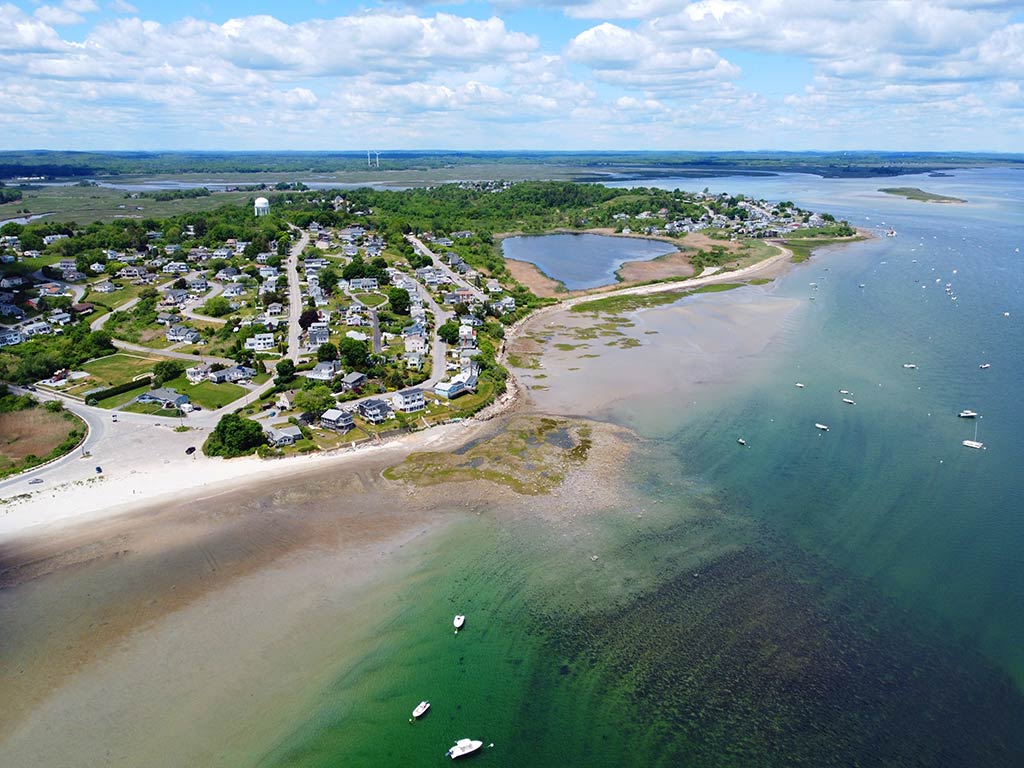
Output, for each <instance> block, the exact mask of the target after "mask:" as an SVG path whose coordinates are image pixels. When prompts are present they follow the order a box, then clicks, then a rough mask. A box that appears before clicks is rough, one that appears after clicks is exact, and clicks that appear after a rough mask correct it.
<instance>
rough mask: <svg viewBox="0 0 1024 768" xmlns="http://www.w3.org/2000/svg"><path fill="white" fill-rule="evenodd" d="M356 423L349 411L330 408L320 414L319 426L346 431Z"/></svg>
mask: <svg viewBox="0 0 1024 768" xmlns="http://www.w3.org/2000/svg"><path fill="white" fill-rule="evenodd" d="M355 425H356V422H355V419H354V418H353V417H352V414H351V412H349V411H343V410H341V409H340V408H331V409H330V410H327V411H324V412H323V413H322V414H321V415H320V426H321V427H323V428H325V429H333V430H336V431H338V432H348V431H349V430H350V429H352V428H353V427H354V426H355Z"/></svg>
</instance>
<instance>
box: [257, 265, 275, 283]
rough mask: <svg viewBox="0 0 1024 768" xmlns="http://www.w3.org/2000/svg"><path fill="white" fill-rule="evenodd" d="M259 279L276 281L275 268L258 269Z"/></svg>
mask: <svg viewBox="0 0 1024 768" xmlns="http://www.w3.org/2000/svg"><path fill="white" fill-rule="evenodd" d="M260 277H262V278H263V279H264V280H277V267H268V266H263V267H260Z"/></svg>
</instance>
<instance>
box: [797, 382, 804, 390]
mask: <svg viewBox="0 0 1024 768" xmlns="http://www.w3.org/2000/svg"><path fill="white" fill-rule="evenodd" d="M796 388H797V389H803V388H804V385H803V384H801V383H800V382H799V381H798V382H797V383H796Z"/></svg>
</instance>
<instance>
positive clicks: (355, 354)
mask: <svg viewBox="0 0 1024 768" xmlns="http://www.w3.org/2000/svg"><path fill="white" fill-rule="evenodd" d="M456 333H458V331H456ZM338 353H339V355H340V357H341V362H342V365H344V366H345V367H346V368H355V369H356V370H361V369H365V368H366V366H367V364H368V363H369V362H370V350H369V347H367V345H366V342H365V341H359V340H358V339H349V338H347V337H346V338H344V339H342V340H341V344H339V345H338Z"/></svg>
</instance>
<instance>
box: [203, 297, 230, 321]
mask: <svg viewBox="0 0 1024 768" xmlns="http://www.w3.org/2000/svg"><path fill="white" fill-rule="evenodd" d="M203 314H204V315H209V316H210V317H224V316H225V315H230V314H231V302H230V301H228V300H227V299H225V298H224V297H223V296H214V297H213V298H212V299H207V301H206V303H205V304H203Z"/></svg>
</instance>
